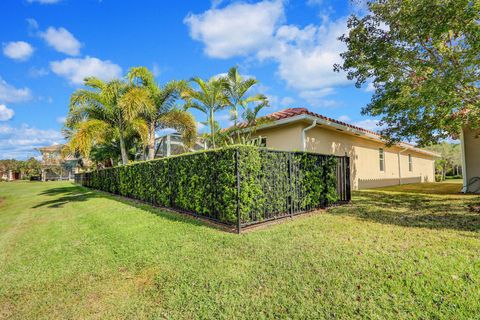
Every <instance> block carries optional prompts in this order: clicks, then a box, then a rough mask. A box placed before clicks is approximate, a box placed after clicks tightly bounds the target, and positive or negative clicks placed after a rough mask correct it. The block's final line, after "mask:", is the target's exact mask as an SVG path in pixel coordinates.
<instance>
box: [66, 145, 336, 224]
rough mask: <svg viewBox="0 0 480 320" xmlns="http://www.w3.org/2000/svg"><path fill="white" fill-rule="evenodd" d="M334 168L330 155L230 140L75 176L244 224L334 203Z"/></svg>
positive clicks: (141, 197)
mask: <svg viewBox="0 0 480 320" xmlns="http://www.w3.org/2000/svg"><path fill="white" fill-rule="evenodd" d="M336 168H337V158H336V157H334V156H324V155H318V154H311V153H300V152H278V151H272V150H266V149H262V148H258V147H253V146H232V147H226V148H222V149H216V150H208V151H202V152H195V153H190V154H185V155H180V156H173V157H169V158H164V159H157V160H152V161H145V162H137V163H133V164H130V165H126V166H119V167H114V168H108V169H103V170H95V171H91V172H86V173H80V174H77V175H76V176H75V180H76V182H77V183H80V184H82V185H84V186H86V187H90V188H94V189H98V190H103V191H107V192H110V193H115V194H119V195H122V196H126V197H130V198H134V199H138V200H142V201H146V202H149V203H152V204H155V205H159V206H163V207H169V208H173V209H177V210H182V211H186V212H190V213H194V214H196V215H199V216H203V217H207V218H211V219H215V220H219V221H221V222H224V223H228V224H235V223H237V222H238V214H239V215H240V222H241V223H242V224H247V223H251V222H257V221H262V220H265V219H270V218H274V217H279V216H282V215H286V214H292V213H297V212H302V211H306V210H310V209H313V208H317V207H322V206H327V205H330V204H332V203H335V202H336V201H337V200H338V195H337V191H336V189H337V181H336V180H337V178H336ZM237 177H238V179H237ZM238 190H239V192H238ZM237 207H238V211H237Z"/></svg>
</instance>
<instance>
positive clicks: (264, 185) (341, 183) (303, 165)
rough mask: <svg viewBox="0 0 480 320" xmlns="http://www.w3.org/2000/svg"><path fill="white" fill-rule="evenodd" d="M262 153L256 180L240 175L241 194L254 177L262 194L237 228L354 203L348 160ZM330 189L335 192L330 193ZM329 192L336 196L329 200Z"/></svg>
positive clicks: (289, 153)
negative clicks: (245, 185)
mask: <svg viewBox="0 0 480 320" xmlns="http://www.w3.org/2000/svg"><path fill="white" fill-rule="evenodd" d="M260 154H261V159H262V160H263V161H262V162H261V170H260V172H256V173H254V175H253V177H252V176H251V175H242V174H241V173H240V174H238V178H237V181H238V183H239V190H238V193H241V185H242V181H243V180H250V179H252V178H253V179H254V181H255V184H256V185H258V186H260V187H261V192H259V193H258V194H257V197H253V199H251V200H252V202H254V203H255V204H256V205H254V206H252V207H251V209H250V210H249V211H248V212H243V213H240V214H239V217H238V218H239V219H238V224H237V229H239V230H240V229H241V228H244V227H247V226H251V225H255V224H258V223H263V222H267V221H271V220H276V219H282V218H285V217H293V216H295V215H298V214H302V213H306V212H309V211H312V210H315V209H319V208H325V207H328V206H330V205H339V204H345V203H348V202H349V201H350V200H351V187H350V159H349V157H347V156H332V155H323V154H317V153H310V152H288V151H277V150H268V149H262V150H260ZM305 159H307V161H305ZM332 160H334V161H332ZM328 162H330V163H328ZM332 164H333V168H331V169H332V170H331V171H330V170H328V169H330V166H331V165H332ZM309 184H310V187H309V186H308V185H309ZM329 187H331V188H333V190H328V188H329ZM314 189H316V190H315V191H313V192H312V190H314ZM332 191H333V192H332ZM329 193H330V196H333V193H335V196H334V198H328V196H327V194H329ZM238 207H241V203H240V204H239V206H238Z"/></svg>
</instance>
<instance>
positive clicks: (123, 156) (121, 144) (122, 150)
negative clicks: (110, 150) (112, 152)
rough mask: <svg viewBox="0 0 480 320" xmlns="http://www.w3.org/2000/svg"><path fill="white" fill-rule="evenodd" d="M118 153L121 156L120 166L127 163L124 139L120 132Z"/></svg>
mask: <svg viewBox="0 0 480 320" xmlns="http://www.w3.org/2000/svg"><path fill="white" fill-rule="evenodd" d="M120 153H121V155H122V164H127V163H128V156H127V150H126V149H125V139H124V138H123V133H121V132H120Z"/></svg>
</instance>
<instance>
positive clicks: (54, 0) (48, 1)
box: [27, 0, 62, 4]
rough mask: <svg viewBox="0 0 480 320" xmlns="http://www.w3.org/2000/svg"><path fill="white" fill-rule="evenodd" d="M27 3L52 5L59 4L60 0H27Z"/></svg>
mask: <svg viewBox="0 0 480 320" xmlns="http://www.w3.org/2000/svg"><path fill="white" fill-rule="evenodd" d="M27 1H28V2H30V3H33V2H38V3H41V4H54V3H59V2H60V1H62V0H27Z"/></svg>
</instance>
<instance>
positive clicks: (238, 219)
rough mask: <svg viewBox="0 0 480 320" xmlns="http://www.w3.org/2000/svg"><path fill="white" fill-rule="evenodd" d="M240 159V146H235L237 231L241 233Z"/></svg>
mask: <svg viewBox="0 0 480 320" xmlns="http://www.w3.org/2000/svg"><path fill="white" fill-rule="evenodd" d="M238 160H239V152H238V147H237V148H235V176H236V180H237V207H236V209H237V233H238V234H240V232H241V231H242V223H241V222H242V221H241V219H240V172H239V170H238Z"/></svg>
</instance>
